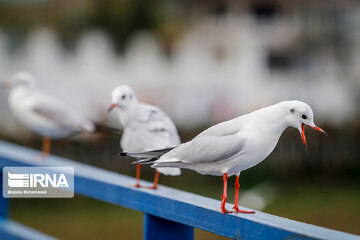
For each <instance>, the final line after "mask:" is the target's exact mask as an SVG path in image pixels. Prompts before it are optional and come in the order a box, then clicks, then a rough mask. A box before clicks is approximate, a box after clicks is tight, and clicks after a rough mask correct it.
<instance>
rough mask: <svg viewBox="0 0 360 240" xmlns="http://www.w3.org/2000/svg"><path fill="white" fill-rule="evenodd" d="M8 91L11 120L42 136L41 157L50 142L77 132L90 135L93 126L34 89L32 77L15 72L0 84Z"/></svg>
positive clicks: (58, 101)
mask: <svg viewBox="0 0 360 240" xmlns="http://www.w3.org/2000/svg"><path fill="white" fill-rule="evenodd" d="M2 86H3V87H4V88H9V89H11V91H10V95H9V106H10V109H11V111H12V113H13V115H14V117H15V119H16V120H17V121H18V122H19V123H21V124H22V125H24V126H25V127H27V128H28V129H29V130H31V131H33V132H34V133H36V134H38V135H40V136H42V137H43V146H42V154H41V156H42V157H46V156H48V155H49V153H50V146H51V139H61V138H66V137H69V136H72V135H74V134H77V133H80V132H93V131H94V130H95V125H94V124H93V123H92V122H91V121H89V120H87V119H86V118H84V117H83V116H81V115H80V114H79V113H77V112H76V111H74V110H72V109H71V107H69V106H67V105H65V104H64V103H63V102H61V101H60V100H59V99H56V98H54V97H52V96H50V95H47V94H45V93H43V92H41V91H40V90H38V88H37V86H36V80H35V78H34V76H33V75H32V74H31V73H29V72H19V73H17V74H15V75H14V76H13V77H11V78H10V80H9V81H6V82H2Z"/></svg>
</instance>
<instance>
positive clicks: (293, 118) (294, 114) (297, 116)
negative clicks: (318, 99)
mask: <svg viewBox="0 0 360 240" xmlns="http://www.w3.org/2000/svg"><path fill="white" fill-rule="evenodd" d="M288 111H289V112H288V116H289V122H290V126H292V127H294V128H297V129H298V130H299V132H300V135H301V138H302V140H303V143H304V145H305V146H306V138H305V126H309V127H311V128H313V129H315V130H317V131H319V132H322V133H323V134H325V135H326V136H327V134H326V132H325V131H324V130H322V129H321V128H319V127H317V126H316V125H315V123H314V114H313V111H312V109H311V107H310V106H309V105H307V104H306V103H304V102H300V101H289V105H288Z"/></svg>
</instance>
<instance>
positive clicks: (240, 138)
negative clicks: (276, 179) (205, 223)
mask: <svg viewBox="0 0 360 240" xmlns="http://www.w3.org/2000/svg"><path fill="white" fill-rule="evenodd" d="M305 126H310V127H312V128H313V129H315V130H317V131H320V132H322V133H324V134H326V133H325V131H324V130H322V129H321V128H319V127H317V126H316V125H315V124H314V122H313V112H312V110H311V108H310V106H309V105H307V104H306V103H303V102H299V101H285V102H280V103H278V104H275V105H272V106H269V107H266V108H262V109H259V110H257V111H254V112H252V113H249V114H246V115H243V116H240V117H238V118H235V119H232V120H230V121H226V122H222V123H219V124H217V125H215V126H213V127H210V128H208V129H206V130H205V131H203V132H202V133H200V134H199V135H198V136H196V137H195V138H194V139H192V140H191V141H189V142H186V143H183V144H181V145H179V146H177V147H175V148H173V149H171V150H166V149H165V150H163V151H161V150H158V151H156V152H150V153H147V152H143V153H123V155H126V156H131V157H134V156H137V157H141V158H144V159H146V158H150V157H151V156H153V155H154V154H158V156H155V157H154V156H153V158H151V159H149V160H140V161H137V162H135V163H151V164H153V165H152V167H156V168H157V167H176V168H187V169H192V170H195V171H197V172H199V173H201V174H208V175H216V176H223V182H224V188H223V195H222V197H221V198H222V201H221V212H222V213H223V214H225V213H230V212H231V211H228V210H227V209H226V208H225V203H226V199H227V180H228V177H229V176H232V175H236V181H235V204H234V207H233V209H234V211H235V212H240V213H254V211H244V210H240V209H239V206H238V190H239V188H240V185H239V175H240V172H241V171H244V170H246V169H248V168H251V167H253V166H255V165H256V164H258V163H260V162H261V161H263V160H264V159H265V158H266V157H267V156H268V155H269V154H270V153H271V152H272V151H273V150H274V148H275V146H276V144H277V142H278V140H279V138H280V136H281V134H282V132H283V131H284V130H285V129H286V128H288V127H294V128H297V129H298V130H299V132H300V134H301V137H302V140H303V143H304V144H305V145H306V139H305Z"/></svg>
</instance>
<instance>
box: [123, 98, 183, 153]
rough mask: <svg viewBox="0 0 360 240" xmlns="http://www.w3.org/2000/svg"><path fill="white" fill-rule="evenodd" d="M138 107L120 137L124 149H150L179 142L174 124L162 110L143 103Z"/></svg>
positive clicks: (172, 145)
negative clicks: (132, 119)
mask: <svg viewBox="0 0 360 240" xmlns="http://www.w3.org/2000/svg"><path fill="white" fill-rule="evenodd" d="M139 107H140V109H138V114H137V117H136V118H135V119H134V121H132V122H131V124H130V125H129V126H128V127H127V128H126V129H125V131H124V135H123V137H122V139H121V146H122V148H123V150H124V151H151V150H158V149H164V148H168V147H174V146H177V145H179V144H180V138H179V135H178V132H177V129H176V127H175V124H174V123H173V122H172V121H171V119H170V118H169V117H168V116H167V115H166V114H165V113H164V112H163V111H161V110H160V109H158V108H156V107H153V106H150V105H145V104H144V105H140V106H139Z"/></svg>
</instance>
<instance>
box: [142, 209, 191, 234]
mask: <svg viewBox="0 0 360 240" xmlns="http://www.w3.org/2000/svg"><path fill="white" fill-rule="evenodd" d="M166 239H172V240H177V239H179V240H180V239H181V240H193V239H194V228H193V227H190V226H188V225H184V224H181V223H177V222H173V221H169V220H166V219H163V218H159V217H156V216H153V215H150V214H144V240H166Z"/></svg>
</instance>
